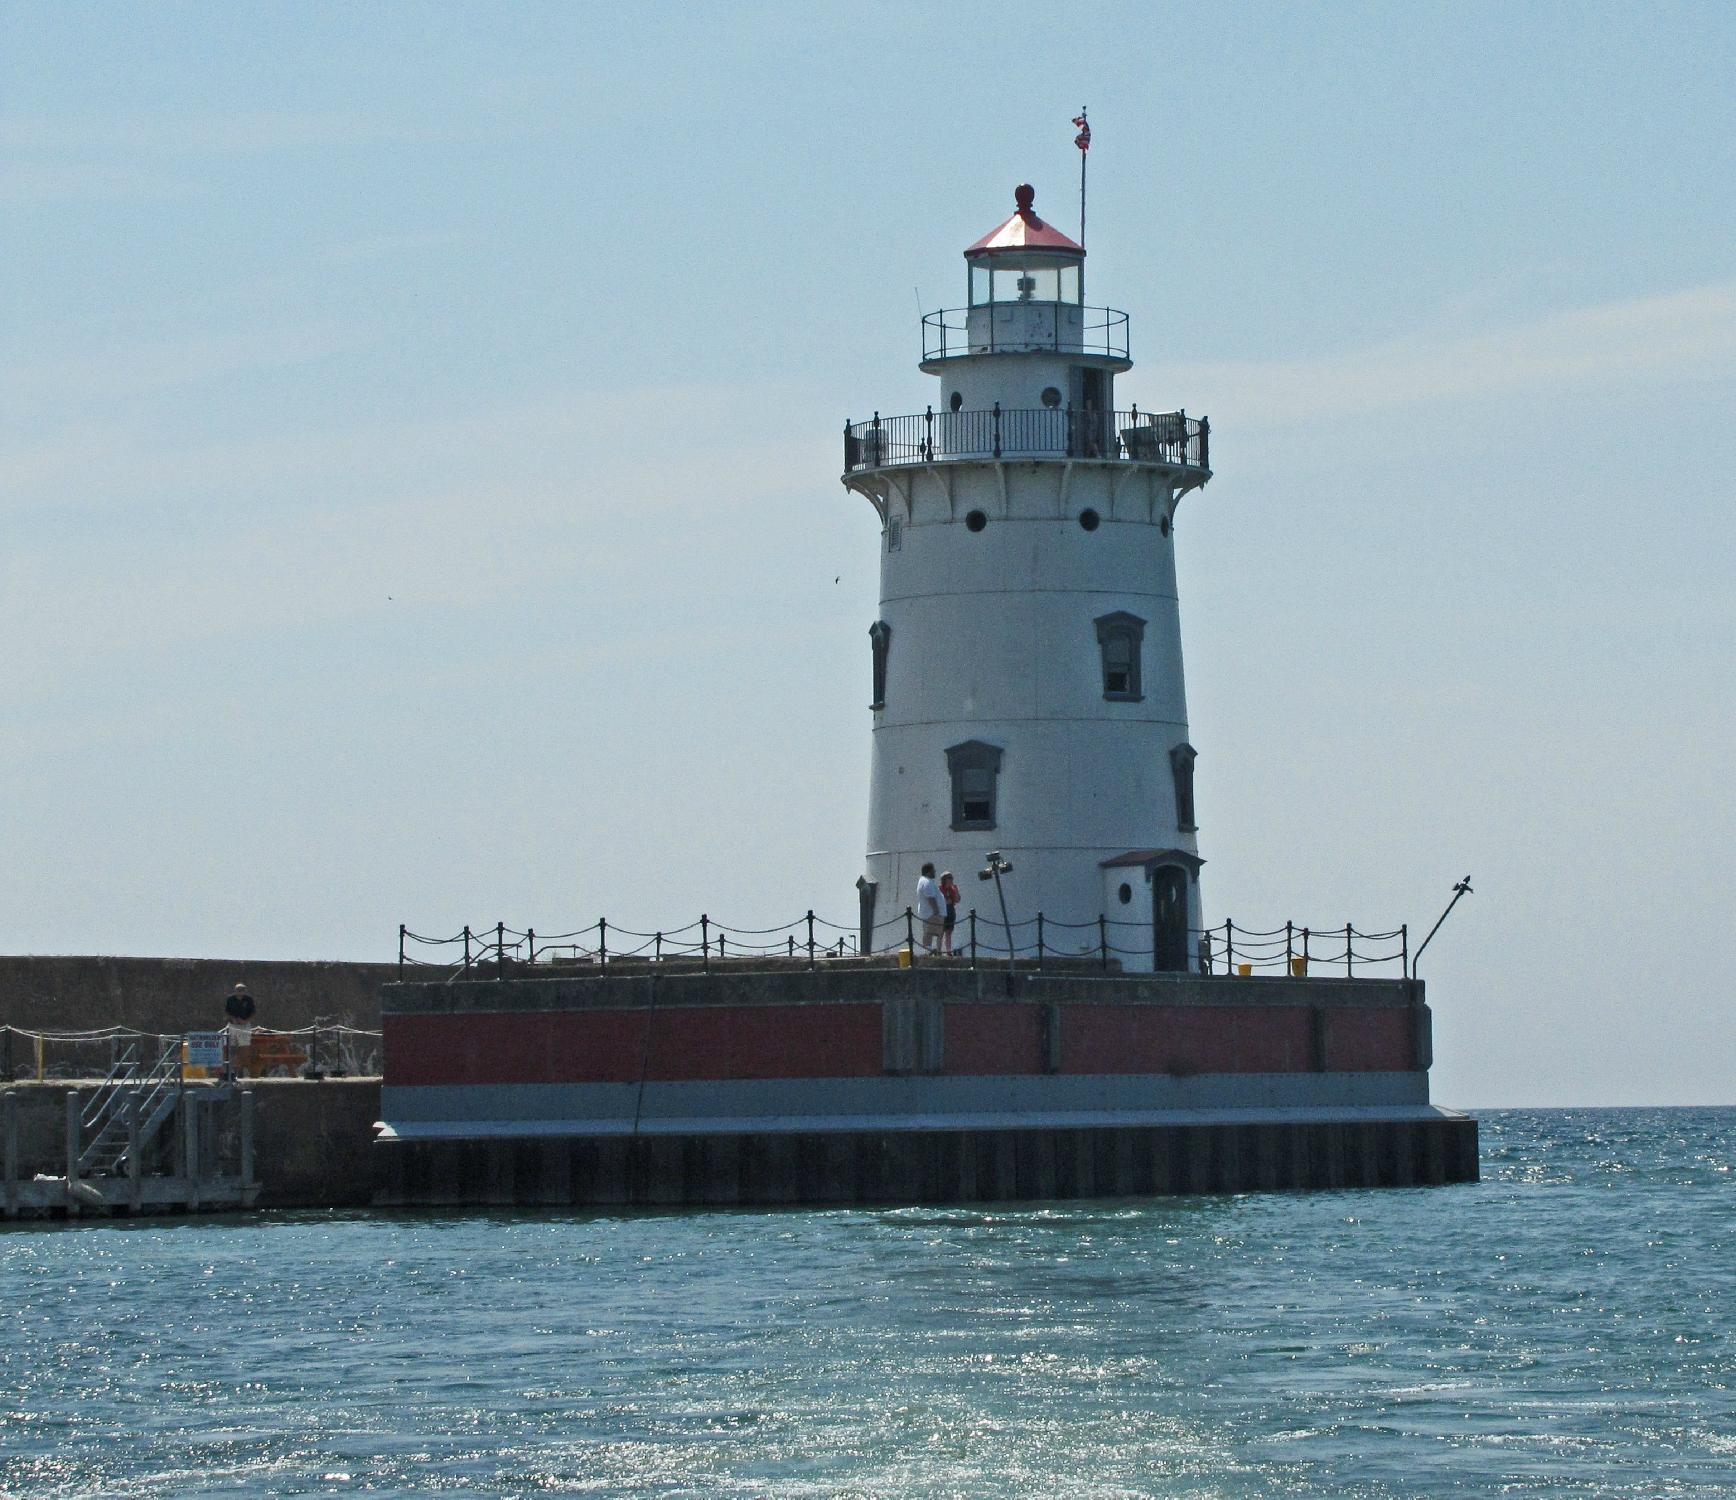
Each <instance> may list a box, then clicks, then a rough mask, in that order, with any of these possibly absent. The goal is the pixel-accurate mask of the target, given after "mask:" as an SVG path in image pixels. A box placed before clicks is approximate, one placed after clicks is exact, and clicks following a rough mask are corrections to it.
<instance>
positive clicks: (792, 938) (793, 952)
mask: <svg viewBox="0 0 1736 1500" xmlns="http://www.w3.org/2000/svg"><path fill="white" fill-rule="evenodd" d="M795 956H796V935H795V933H793V932H792V933H791V934H790V957H791V958H794V957H795Z"/></svg>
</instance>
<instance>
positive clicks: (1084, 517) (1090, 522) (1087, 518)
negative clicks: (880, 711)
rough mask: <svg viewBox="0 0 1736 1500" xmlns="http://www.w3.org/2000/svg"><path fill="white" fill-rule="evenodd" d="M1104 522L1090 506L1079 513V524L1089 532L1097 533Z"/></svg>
mask: <svg viewBox="0 0 1736 1500" xmlns="http://www.w3.org/2000/svg"><path fill="white" fill-rule="evenodd" d="M1102 522H1103V518H1102V517H1101V516H1100V515H1098V514H1097V512H1096V511H1094V510H1092V509H1091V507H1090V506H1086V507H1085V509H1084V510H1082V511H1080V512H1079V524H1080V525H1081V526H1083V527H1084V528H1085V529H1086V530H1087V531H1095V530H1096V529H1097V528H1098V526H1100V525H1101V524H1102Z"/></svg>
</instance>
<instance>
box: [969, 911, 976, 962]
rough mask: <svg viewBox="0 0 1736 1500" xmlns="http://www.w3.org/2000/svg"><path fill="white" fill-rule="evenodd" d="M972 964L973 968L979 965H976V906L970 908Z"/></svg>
mask: <svg viewBox="0 0 1736 1500" xmlns="http://www.w3.org/2000/svg"><path fill="white" fill-rule="evenodd" d="M970 966H971V967H972V968H973V969H974V968H975V967H976V966H977V965H976V908H975V907H974V906H973V907H972V908H971V909H970Z"/></svg>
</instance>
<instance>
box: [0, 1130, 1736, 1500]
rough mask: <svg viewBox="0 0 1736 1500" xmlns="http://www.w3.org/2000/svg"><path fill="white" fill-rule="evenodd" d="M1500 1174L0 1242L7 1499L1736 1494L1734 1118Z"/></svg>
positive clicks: (1558, 1139) (1587, 1143)
mask: <svg viewBox="0 0 1736 1500" xmlns="http://www.w3.org/2000/svg"><path fill="white" fill-rule="evenodd" d="M1483 1162H1484V1174H1485V1179H1484V1181H1483V1182H1482V1183H1481V1184H1478V1185H1463V1186H1457V1187H1445V1188H1422V1189H1406V1190H1392V1189H1388V1190H1382V1191H1351V1192H1336V1193H1318V1194H1272V1195H1246V1196H1222V1197H1210V1198H1160V1199H1148V1200H1138V1201H1130V1200H1118V1201H1114V1202H1099V1203H1054V1204H1041V1205H1020V1206H1007V1207H997V1208H990V1209H983V1208H958V1209H934V1208H915V1209H896V1210H878V1211H866V1210H841V1211H815V1210H801V1211H789V1212H761V1211H716V1212H684V1213H660V1214H620V1213H614V1214H583V1215H581V1214H564V1215H546V1214H513V1215H511V1216H497V1215H473V1216H464V1217H452V1216H443V1217H435V1216H416V1215H393V1216H360V1215H339V1214H293V1215H289V1214H286V1215H277V1216H265V1217H258V1218H252V1219H246V1220H241V1219H236V1220H197V1221H181V1222H162V1221H158V1222H154V1223H153V1222H151V1221H140V1222H136V1223H130V1224H119V1223H117V1224H113V1225H105V1226H102V1227H78V1228H60V1229H43V1228H19V1229H11V1230H7V1231H5V1232H3V1233H0V1494H5V1495H8V1496H11V1495H18V1496H24V1495H29V1496H64V1497H71V1496H83V1495H162V1496H169V1495H173V1496H199V1495H241V1494H250V1495H262V1494H276V1495H343V1494H375V1495H378V1494H406V1495H423V1494H460V1495H479V1496H508V1495H510V1496H533V1495H546V1494H551V1493H555V1494H558V1493H580V1494H597V1495H616V1494H618V1495H648V1496H688V1495H691V1496H701V1495H725V1496H728V1495H742V1496H749V1495H752V1496H822V1495H823V1496H874V1497H881V1496H888V1497H890V1496H897V1497H906V1496H908V1497H915V1496H955V1495H956V1496H981V1495H987V1494H995V1493H1014V1492H1019V1493H1024V1494H1031V1495H1068V1496H1086V1497H1110V1496H1144V1495H1163V1496H1187V1497H1201V1500H1207V1497H1209V1500H1219V1497H1244V1496H1315V1495H1319V1496H1353V1497H1371V1500H1372V1497H1381V1500H1387V1497H1395V1500H1396V1497H1416V1496H1437V1495H1495V1494H1501V1495H1510V1496H1544V1495H1548V1496H1577V1495H1597V1496H1625V1495H1632V1496H1646V1497H1665V1496H1714V1495H1715V1496H1729V1495H1732V1494H1736V1397H1733V1394H1732V1382H1733V1380H1736V1340H1733V1336H1732V1335H1733V1328H1736V1313H1733V1311H1732V1309H1733V1307H1736V1236H1733V1233H1732V1231H1733V1230H1736V1191H1733V1185H1732V1173H1731V1167H1732V1164H1733V1162H1736V1110H1730V1109H1719V1110H1653V1111H1644V1110H1584V1111H1569V1110H1551V1111H1536V1112H1506V1113H1495V1114H1489V1115H1486V1116H1484V1122H1483Z"/></svg>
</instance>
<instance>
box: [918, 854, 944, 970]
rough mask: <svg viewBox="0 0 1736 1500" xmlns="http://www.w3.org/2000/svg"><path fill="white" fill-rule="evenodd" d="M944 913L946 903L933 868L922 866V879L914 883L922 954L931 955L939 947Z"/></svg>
mask: <svg viewBox="0 0 1736 1500" xmlns="http://www.w3.org/2000/svg"><path fill="white" fill-rule="evenodd" d="M945 912H946V902H945V900H944V899H943V898H942V897H941V894H940V886H939V885H938V884H937V883H936V881H935V878H934V866H933V865H932V864H927V865H924V866H923V867H922V879H920V880H919V881H917V882H916V920H917V921H919V922H920V923H922V950H923V952H925V953H932V952H934V950H935V949H936V948H937V947H938V946H939V945H940V938H941V933H942V932H943V931H944V928H943V926H942V917H943V916H944V914H945Z"/></svg>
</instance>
